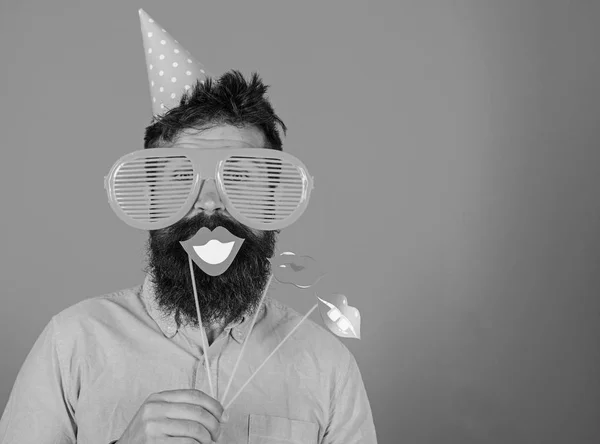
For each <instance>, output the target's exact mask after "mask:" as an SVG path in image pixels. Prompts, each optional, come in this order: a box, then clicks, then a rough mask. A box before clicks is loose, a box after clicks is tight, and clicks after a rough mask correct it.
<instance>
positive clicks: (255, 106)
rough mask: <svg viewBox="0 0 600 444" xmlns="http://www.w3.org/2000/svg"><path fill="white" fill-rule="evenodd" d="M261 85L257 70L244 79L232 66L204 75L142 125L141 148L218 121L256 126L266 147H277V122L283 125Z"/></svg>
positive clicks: (158, 143)
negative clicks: (217, 75) (173, 104)
mask: <svg viewBox="0 0 600 444" xmlns="http://www.w3.org/2000/svg"><path fill="white" fill-rule="evenodd" d="M267 89H268V85H264V84H263V82H262V80H261V79H260V77H259V76H258V74H257V73H253V74H252V78H251V79H250V80H249V81H247V80H246V79H245V78H244V76H243V75H242V74H241V73H240V72H239V71H236V70H232V71H230V72H226V73H225V74H223V75H222V76H221V77H220V78H219V79H217V80H213V79H211V78H207V79H206V80H205V81H204V83H200V81H198V80H197V81H196V84H195V85H194V86H193V87H192V88H191V89H190V90H188V91H187V93H185V94H184V95H183V97H182V98H181V101H180V102H179V106H177V107H175V108H172V109H170V110H169V111H167V112H166V113H165V114H164V115H163V116H162V117H158V118H157V117H154V118H153V120H152V123H151V124H150V125H149V126H148V127H147V128H146V134H145V136H144V148H158V147H160V146H162V145H163V144H166V143H171V142H173V141H175V139H176V137H177V136H178V135H179V133H180V132H181V131H183V130H185V129H188V128H197V129H209V128H212V127H215V126H218V125H227V124H228V125H233V126H236V127H238V128H243V127H256V128H257V129H259V130H261V131H262V132H263V134H264V136H265V139H266V143H267V145H268V146H266V148H272V149H276V150H279V151H281V147H282V143H281V138H280V137H279V131H278V129H277V126H278V125H279V126H280V127H281V129H282V130H283V134H284V135H285V133H286V130H287V128H286V126H285V124H284V123H283V121H282V120H281V119H280V118H279V117H278V116H277V115H276V114H275V111H274V110H273V107H272V106H271V103H270V102H269V99H268V98H267V97H265V93H266V91H267Z"/></svg>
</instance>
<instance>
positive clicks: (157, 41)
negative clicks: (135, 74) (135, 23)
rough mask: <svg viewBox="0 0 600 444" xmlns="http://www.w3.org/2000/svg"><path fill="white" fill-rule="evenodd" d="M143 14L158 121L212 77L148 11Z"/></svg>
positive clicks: (142, 20)
mask: <svg viewBox="0 0 600 444" xmlns="http://www.w3.org/2000/svg"><path fill="white" fill-rule="evenodd" d="M139 14H140V22H141V26H142V37H143V38H144V52H145V53H146V68H147V70H148V81H149V82H150V96H151V98H152V114H153V115H154V116H155V117H156V116H160V115H161V114H164V113H166V112H167V111H168V110H169V109H171V108H175V107H177V106H179V101H180V99H181V96H183V94H184V93H185V92H186V91H187V90H189V89H190V88H192V87H193V86H194V85H195V84H196V81H197V80H198V81H200V83H204V80H205V79H206V78H207V77H210V74H209V73H208V72H206V71H205V70H204V67H203V66H202V64H201V63H200V62H198V61H197V60H196V59H195V58H194V57H193V56H192V55H191V54H190V52H189V51H188V50H186V49H185V48H183V47H182V46H181V45H180V44H179V42H178V41H177V40H175V39H174V38H173V37H171V35H170V34H169V33H168V32H167V31H165V29H164V28H161V26H160V25H159V24H158V23H156V22H155V21H154V20H153V19H152V18H151V17H150V16H149V15H148V14H147V13H146V11H144V10H143V9H140V10H139Z"/></svg>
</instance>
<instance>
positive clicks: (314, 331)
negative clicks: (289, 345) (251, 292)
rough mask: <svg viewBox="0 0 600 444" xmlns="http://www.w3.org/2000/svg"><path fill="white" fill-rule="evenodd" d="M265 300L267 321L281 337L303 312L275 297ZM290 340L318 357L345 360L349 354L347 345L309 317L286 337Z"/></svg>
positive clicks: (299, 319)
mask: <svg viewBox="0 0 600 444" xmlns="http://www.w3.org/2000/svg"><path fill="white" fill-rule="evenodd" d="M265 302H266V305H267V308H268V314H267V316H268V317H269V322H270V323H271V324H272V328H273V330H274V331H276V332H277V333H278V336H281V339H283V337H285V336H286V335H287V333H289V332H290V331H291V330H292V329H293V328H294V327H295V326H296V325H297V324H298V323H299V322H300V321H302V318H303V317H304V314H301V313H299V312H298V311H296V310H294V309H293V308H292V307H290V306H288V305H286V304H284V303H283V302H281V301H279V300H277V299H274V298H271V297H267V298H266V300H265ZM308 310H310V308H309V309H308ZM308 310H307V311H308ZM317 310H318V309H317ZM317 310H315V311H317ZM315 311H313V313H314V312H315ZM290 341H293V343H294V345H295V346H296V348H298V346H299V347H301V348H303V349H308V350H311V351H312V352H313V353H314V354H316V355H318V356H319V358H324V357H329V358H333V359H334V360H342V361H346V360H347V359H349V356H350V355H351V352H350V350H349V349H348V347H346V345H345V344H344V343H343V342H342V341H341V340H340V339H339V338H338V337H337V336H335V335H334V334H333V333H331V332H329V331H328V330H326V329H325V328H324V327H322V326H321V325H319V324H317V323H316V322H314V321H312V320H311V319H310V317H309V318H306V319H304V321H302V324H301V325H300V326H299V327H298V328H297V329H296V330H295V331H294V333H293V334H292V336H291V337H290V338H289V339H288V342H290Z"/></svg>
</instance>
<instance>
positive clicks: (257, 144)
mask: <svg viewBox="0 0 600 444" xmlns="http://www.w3.org/2000/svg"><path fill="white" fill-rule="evenodd" d="M265 145H266V144H265V137H264V134H263V133H262V131H260V130H259V129H257V128H255V127H243V128H238V127H235V126H231V125H220V126H215V127H212V128H207V129H193V128H190V129H185V130H183V131H182V132H181V133H180V134H179V136H178V137H177V139H176V140H175V142H174V143H173V144H171V145H170V147H173V148H225V147H231V148H264V147H265Z"/></svg>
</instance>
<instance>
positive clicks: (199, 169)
mask: <svg viewBox="0 0 600 444" xmlns="http://www.w3.org/2000/svg"><path fill="white" fill-rule="evenodd" d="M172 156H185V157H186V158H187V159H188V160H189V161H190V162H191V164H192V168H193V174H194V178H193V184H192V189H191V190H190V192H189V195H188V197H187V199H186V200H185V202H184V204H183V205H182V206H181V208H180V209H179V210H177V212H176V213H174V214H173V215H172V216H170V217H168V218H164V219H161V220H160V221H158V222H153V223H146V222H144V221H139V220H136V219H134V218H132V217H130V216H129V215H128V214H127V213H126V212H125V211H123V210H122V209H121V207H120V206H119V204H118V202H117V196H116V192H115V186H114V180H115V176H116V175H117V174H118V173H119V170H120V169H121V167H122V166H123V165H125V164H127V163H128V162H131V161H134V160H137V161H139V160H142V159H145V158H153V157H172ZM233 156H242V157H259V158H269V159H275V160H281V161H283V162H289V163H290V164H292V165H293V166H294V167H296V168H297V169H298V172H299V173H300V176H301V180H302V196H301V198H300V202H299V203H298V206H297V207H296V209H295V210H294V211H293V212H292V213H291V214H290V215H289V216H288V217H286V218H285V219H283V220H280V221H276V222H271V223H263V222H259V221H256V220H254V219H250V218H248V217H246V216H244V215H243V214H241V212H240V211H238V210H237V209H236V208H235V207H234V206H233V205H232V203H231V201H230V199H229V197H228V196H227V193H226V192H225V188H224V184H223V167H224V165H225V162H226V161H227V160H228V159H229V158H230V157H233ZM210 179H212V180H214V181H215V184H216V188H217V192H218V193H219V197H220V198H221V201H222V202H223V204H224V205H225V208H226V209H227V211H228V212H229V214H230V215H231V216H232V217H233V218H234V219H236V220H237V221H238V222H240V223H242V224H244V225H246V226H248V227H250V228H255V229H258V230H263V231H271V230H279V229H281V228H285V227H287V226H289V225H291V224H293V223H294V222H296V220H298V218H299V217H300V216H301V215H302V213H303V212H304V210H305V209H306V206H307V205H308V201H309V198H310V194H311V192H312V190H313V189H314V178H313V177H312V176H311V175H310V174H309V173H308V170H307V168H306V166H305V165H304V163H302V162H301V161H300V160H299V159H298V158H296V157H294V156H292V155H291V154H289V153H285V152H283V151H279V150H274V149H270V148H146V149H143V150H138V151H134V152H132V153H129V154H126V155H124V156H122V157H121V158H120V159H119V160H117V161H116V162H115V163H114V164H113V166H112V167H111V169H110V171H109V173H108V175H106V176H104V189H105V190H106V193H107V195H108V202H109V204H110V206H111V207H112V209H113V211H114V212H115V213H116V214H117V216H118V217H119V218H120V219H121V220H123V221H124V222H125V223H127V224H128V225H130V226H132V227H134V228H139V229H142V230H160V229H163V228H166V227H169V226H171V225H173V224H175V223H177V222H178V221H180V220H181V219H183V218H184V217H185V215H186V214H188V213H189V211H190V210H191V209H192V206H193V205H194V203H195V202H196V200H197V199H198V196H199V193H200V190H201V185H202V182H203V180H210Z"/></svg>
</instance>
